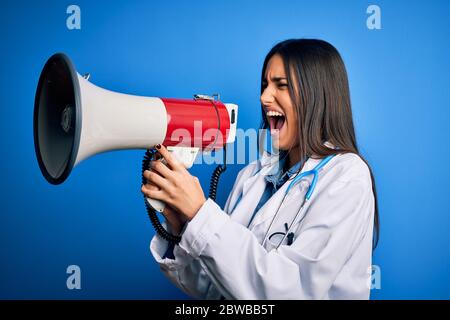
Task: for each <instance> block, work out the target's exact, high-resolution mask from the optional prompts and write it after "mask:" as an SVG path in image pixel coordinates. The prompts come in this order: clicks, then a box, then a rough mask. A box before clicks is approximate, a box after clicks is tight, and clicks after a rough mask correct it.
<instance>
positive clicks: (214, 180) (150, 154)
mask: <svg viewBox="0 0 450 320" xmlns="http://www.w3.org/2000/svg"><path fill="white" fill-rule="evenodd" d="M226 150H227V149H226V145H225V146H224V148H223V163H224V164H223V165H218V166H217V167H216V168H215V169H214V171H213V173H212V175H211V183H210V186H209V195H208V197H209V198H210V199H212V200H214V201H215V200H216V195H217V186H218V184H219V178H220V175H221V174H222V173H223V172H224V171H225V170H226V169H227V161H226V160H227V151H226ZM155 155H156V150H154V149H148V150H147V151H146V152H145V155H144V159H143V160H142V173H141V176H142V184H143V185H144V184H146V183H147V179H145V177H144V171H145V170H148V169H149V168H150V161H152V160H154V159H155ZM144 204H145V209H146V210H147V214H148V217H149V218H150V222H151V223H152V225H153V228H155V230H156V232H157V233H158V234H159V235H160V236H161V237H162V238H163V239H165V240H167V241H169V242H172V243H175V244H178V243H180V241H181V236H176V235H173V234H171V233H169V232H168V231H167V230H166V229H164V227H163V226H162V224H161V222H160V221H159V218H158V215H157V211H156V210H155V209H153V208H152V207H151V206H150V204H149V203H148V201H147V197H146V196H145V195H144Z"/></svg>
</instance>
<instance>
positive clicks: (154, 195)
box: [141, 185, 167, 202]
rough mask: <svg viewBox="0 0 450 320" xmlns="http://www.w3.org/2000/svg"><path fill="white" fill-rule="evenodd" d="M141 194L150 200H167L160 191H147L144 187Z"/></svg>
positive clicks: (143, 186)
mask: <svg viewBox="0 0 450 320" xmlns="http://www.w3.org/2000/svg"><path fill="white" fill-rule="evenodd" d="M141 192H142V193H143V194H144V195H145V196H146V197H148V198H152V199H155V200H161V201H163V202H165V199H166V198H167V196H166V194H165V193H164V191H162V190H149V189H147V188H146V187H145V185H142V187H141Z"/></svg>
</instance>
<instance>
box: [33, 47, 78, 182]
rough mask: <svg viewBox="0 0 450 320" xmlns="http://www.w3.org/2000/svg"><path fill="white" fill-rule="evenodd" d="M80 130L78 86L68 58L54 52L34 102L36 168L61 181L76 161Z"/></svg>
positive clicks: (50, 178)
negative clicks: (37, 164) (37, 166)
mask: <svg viewBox="0 0 450 320" xmlns="http://www.w3.org/2000/svg"><path fill="white" fill-rule="evenodd" d="M80 133H81V107H80V89H79V83H78V79H77V73H76V71H75V68H74V67H73V65H72V63H71V62H70V60H69V58H68V57H67V56H65V55H64V54H61V53H59V54H55V55H53V56H52V57H50V59H49V60H48V61H47V63H46V64H45V66H44V69H43V70H42V73H41V76H40V78H39V83H38V87H37V90H36V96H35V102H34V145H35V151H36V156H37V159H38V163H39V167H40V169H41V171H42V174H43V175H44V177H45V178H46V179H47V180H48V181H49V182H50V183H52V184H60V183H62V182H63V181H64V180H65V179H66V178H67V176H68V175H69V173H70V171H71V170H72V168H73V165H74V163H75V158H76V155H77V152H78V146H79V140H80Z"/></svg>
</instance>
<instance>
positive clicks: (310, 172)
mask: <svg viewBox="0 0 450 320" xmlns="http://www.w3.org/2000/svg"><path fill="white" fill-rule="evenodd" d="M334 156H335V154H332V155H329V156H327V157H325V158H324V159H322V161H320V163H319V164H318V165H317V166H315V167H314V168H313V169H312V170H308V171H305V172H302V173H300V174H299V175H297V176H296V177H295V178H294V179H293V180H292V181H291V183H290V184H289V186H288V187H287V189H286V192H285V193H284V196H283V200H282V201H281V202H280V204H279V206H278V209H277V211H276V212H275V215H274V217H273V219H272V222H271V223H270V225H269V228H268V229H267V232H266V235H265V236H264V240H263V243H262V246H264V245H265V243H266V241H267V240H268V239H269V238H270V236H268V235H269V232H270V228H271V227H272V224H273V223H274V221H275V219H276V217H277V215H278V211H279V210H280V207H281V205H282V204H283V202H284V199H285V198H286V196H287V194H288V193H289V190H290V189H291V188H292V187H293V186H294V185H296V184H297V183H298V182H300V181H301V180H302V179H304V178H305V177H307V176H310V175H312V177H313V179H312V181H311V183H310V185H309V187H308V191H307V192H306V195H305V197H304V198H303V202H302V205H301V206H300V209H299V210H298V211H297V214H296V215H295V217H294V219H293V220H292V222H291V224H290V226H289V228H288V229H287V230H286V233H285V234H284V236H283V238H282V239H281V241H280V243H279V244H278V245H277V247H276V249H278V248H279V247H280V245H281V244H282V243H283V241H284V240H285V239H286V237H287V236H288V235H289V233H290V231H291V229H292V227H293V226H294V225H295V222H296V220H297V218H298V217H299V215H300V213H301V212H302V211H303V207H304V206H305V203H307V202H308V201H309V199H310V198H311V195H312V194H313V192H314V189H315V188H316V184H317V180H318V178H319V171H320V170H321V169H322V168H323V167H324V166H325V165H326V164H327V163H328V162H330V160H331V159H333V157H334Z"/></svg>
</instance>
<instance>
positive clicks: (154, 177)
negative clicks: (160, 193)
mask: <svg viewBox="0 0 450 320" xmlns="http://www.w3.org/2000/svg"><path fill="white" fill-rule="evenodd" d="M144 177H145V179H147V181H148V182H150V183H152V184H154V185H156V186H157V187H159V188H160V189H163V190H165V189H167V188H168V187H169V182H168V181H167V180H166V179H164V178H163V177H161V176H160V175H159V174H157V173H156V172H153V171H150V170H145V171H144Z"/></svg>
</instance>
